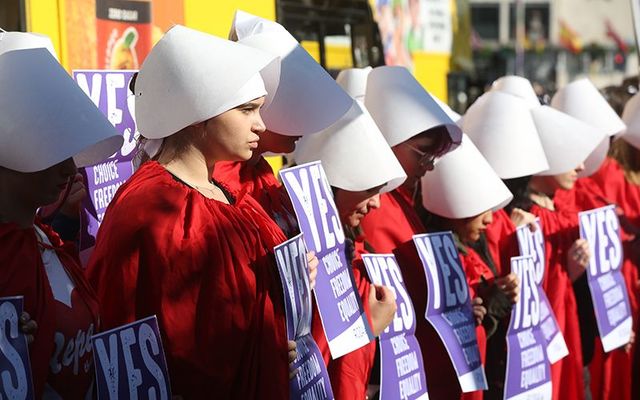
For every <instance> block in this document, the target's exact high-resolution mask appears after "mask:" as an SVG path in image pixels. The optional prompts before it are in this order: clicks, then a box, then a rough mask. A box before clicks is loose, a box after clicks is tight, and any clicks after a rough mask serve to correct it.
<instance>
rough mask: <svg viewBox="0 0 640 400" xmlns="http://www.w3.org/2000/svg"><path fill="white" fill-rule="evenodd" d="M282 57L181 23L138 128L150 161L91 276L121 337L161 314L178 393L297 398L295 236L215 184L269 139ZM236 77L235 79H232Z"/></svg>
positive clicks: (149, 84)
mask: <svg viewBox="0 0 640 400" xmlns="http://www.w3.org/2000/svg"><path fill="white" fill-rule="evenodd" d="M273 60H274V57H273V56H270V55H268V54H266V53H263V52H260V51H258V50H255V49H251V48H249V47H246V46H243V45H240V44H237V43H233V42H230V41H227V40H224V39H220V38H217V37H214V36H211V35H208V34H204V33H202V32H198V31H194V30H192V29H188V28H185V27H182V26H175V27H173V28H172V29H171V30H170V31H169V32H167V33H166V34H165V36H164V37H163V38H162V39H161V40H160V42H158V44H156V46H155V47H154V49H153V50H152V51H151V53H150V54H149V55H148V56H147V58H146V60H145V62H144V64H143V66H142V68H141V70H140V72H139V75H138V76H137V79H136V81H135V82H134V93H135V96H136V117H137V118H136V119H137V123H138V129H139V131H140V132H141V134H142V135H143V136H144V138H146V139H147V140H146V142H145V151H146V152H147V153H148V154H149V156H151V157H152V160H150V161H147V162H145V163H143V164H142V165H141V167H140V169H139V170H138V171H136V173H135V174H134V175H133V176H132V177H131V178H130V179H129V180H128V181H127V182H126V183H125V184H124V185H122V187H121V188H120V189H119V191H118V192H117V194H116V196H115V197H114V199H113V201H112V202H111V204H110V206H109V209H108V210H107V213H106V215H105V218H104V221H103V223H102V226H101V229H100V232H99V234H98V237H97V242H96V248H95V250H94V253H93V255H92V258H91V260H90V263H89V267H88V274H89V276H90V278H91V281H92V283H93V284H94V286H95V288H96V291H97V294H98V298H99V299H100V300H101V312H102V322H103V324H104V326H105V327H107V328H112V327H115V326H119V325H122V324H125V323H128V322H132V321H134V320H137V319H140V318H143V317H146V316H149V315H153V314H155V315H157V317H158V321H159V325H160V330H161V333H162V338H163V344H164V349H165V352H166V356H167V363H168V368H169V373H170V378H171V385H172V389H173V392H174V393H175V394H176V395H180V396H182V397H183V398H200V397H202V396H203V393H206V394H207V396H209V397H213V398H237V399H248V398H272V399H286V398H288V397H289V385H288V375H289V374H288V362H289V360H288V357H287V353H288V350H290V347H288V345H287V334H286V328H285V315H284V313H285V311H284V303H283V298H282V286H281V283H280V279H279V277H278V271H277V269H276V266H275V260H274V258H273V253H272V251H273V247H274V246H276V245H278V244H280V243H282V242H283V241H284V240H285V239H286V238H285V237H284V235H283V234H282V231H281V230H280V229H279V228H278V226H277V225H275V224H274V223H273V221H272V220H271V219H270V218H269V217H268V216H267V215H266V214H265V213H264V211H263V210H262V208H261V207H260V206H259V205H258V204H257V203H256V202H255V200H253V199H252V198H251V197H250V196H246V195H245V194H244V193H238V192H234V191H232V190H230V189H228V188H227V187H225V186H224V185H223V184H221V183H219V182H216V181H214V180H211V178H210V177H211V176H212V172H213V169H214V167H215V165H216V163H217V162H218V161H221V160H234V161H236V160H237V161H240V160H247V159H249V158H250V157H251V155H252V151H253V150H254V149H255V148H256V147H257V143H258V140H259V139H260V137H259V134H260V133H262V132H263V131H264V129H265V128H264V124H263V122H262V119H261V118H260V112H259V110H260V107H262V105H263V103H264V102H265V95H266V94H267V93H266V90H265V85H264V82H263V80H262V78H261V75H260V74H261V73H262V74H269V73H270V72H271V73H272V72H273V69H272V68H273V65H274V64H273ZM229 70H233V71H234V73H233V74H231V75H230V74H229V73H228V71H229Z"/></svg>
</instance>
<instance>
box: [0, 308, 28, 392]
mask: <svg viewBox="0 0 640 400" xmlns="http://www.w3.org/2000/svg"><path fill="white" fill-rule="evenodd" d="M23 303H24V300H23V298H22V296H14V297H2V298H0V331H1V332H0V399H5V398H6V399H33V398H34V392H33V379H32V377H31V362H30V360H29V348H28V346H27V338H26V336H25V335H24V333H22V332H21V331H20V322H19V321H20V314H22V309H23Z"/></svg>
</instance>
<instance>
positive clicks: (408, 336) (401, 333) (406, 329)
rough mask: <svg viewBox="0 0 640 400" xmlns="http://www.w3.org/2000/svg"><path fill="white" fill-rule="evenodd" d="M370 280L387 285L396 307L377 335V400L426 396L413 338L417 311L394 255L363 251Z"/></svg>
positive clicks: (415, 343)
mask: <svg viewBox="0 0 640 400" xmlns="http://www.w3.org/2000/svg"><path fill="white" fill-rule="evenodd" d="M362 261H363V262H364V265H365V267H366V268H367V273H368V274H369V278H370V279H371V282H373V283H375V284H377V285H384V286H387V287H389V288H390V289H391V290H393V292H394V293H395V296H396V304H397V306H398V309H397V310H396V315H395V316H394V318H393V322H392V323H391V325H389V326H388V327H387V328H386V329H385V330H384V332H382V333H381V334H380V337H379V343H380V365H381V371H380V372H381V377H380V399H381V400H393V399H424V400H426V399H428V398H429V395H428V394H427V378H426V375H425V372H424V363H423V360H422V352H421V350H420V345H419V344H418V341H417V340H416V337H415V331H416V313H415V310H414V308H413V304H412V303H411V299H410V298H409V294H408V293H407V289H406V288H405V286H404V279H403V278H402V273H401V272H400V267H398V263H397V262H396V258H395V257H394V256H393V254H363V255H362Z"/></svg>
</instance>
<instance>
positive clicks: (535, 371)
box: [504, 256, 551, 400]
mask: <svg viewBox="0 0 640 400" xmlns="http://www.w3.org/2000/svg"><path fill="white" fill-rule="evenodd" d="M511 271H512V272H513V273H514V274H516V275H517V276H518V278H519V279H520V296H519V298H518V302H517V303H516V304H515V306H514V307H513V310H512V311H511V321H510V322H509V328H508V329H507V369H506V378H505V389H504V398H505V400H507V399H518V400H521V399H539V400H545V399H551V366H550V365H551V364H550V363H549V359H548V358H547V350H546V348H547V343H546V341H545V338H544V336H543V334H542V331H541V330H540V318H541V315H540V292H541V291H540V285H539V284H538V283H537V282H536V280H537V277H536V267H535V263H534V259H533V257H531V256H520V257H512V258H511Z"/></svg>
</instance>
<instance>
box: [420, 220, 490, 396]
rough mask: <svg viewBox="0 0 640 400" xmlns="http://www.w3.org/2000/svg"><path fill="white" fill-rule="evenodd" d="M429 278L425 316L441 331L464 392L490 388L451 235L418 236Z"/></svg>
mask: <svg viewBox="0 0 640 400" xmlns="http://www.w3.org/2000/svg"><path fill="white" fill-rule="evenodd" d="M413 242H414V244H415V246H416V249H417V250H418V255H419V256H420V260H421V261H422V266H423V267H424V270H425V275H426V277H427V309H426V312H425V317H426V319H427V321H429V323H431V325H433V327H434V328H435V330H436V332H438V336H440V339H441V340H442V342H443V343H444V346H445V348H446V349H447V352H448V353H449V358H450V359H451V362H452V364H453V367H454V369H455V370H456V375H457V376H458V382H459V383H460V388H461V389H462V391H463V392H465V393H466V392H473V391H476V390H485V389H487V378H486V377H485V374H484V368H483V367H482V361H481V359H480V350H479V349H478V339H477V337H476V323H475V318H474V316H473V311H472V309H471V299H470V296H469V287H468V285H467V280H466V276H465V273H464V270H463V269H462V264H461V263H460V257H459V256H458V250H457V249H456V245H455V242H454V240H453V235H452V234H451V232H437V233H428V234H422V235H414V236H413Z"/></svg>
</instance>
